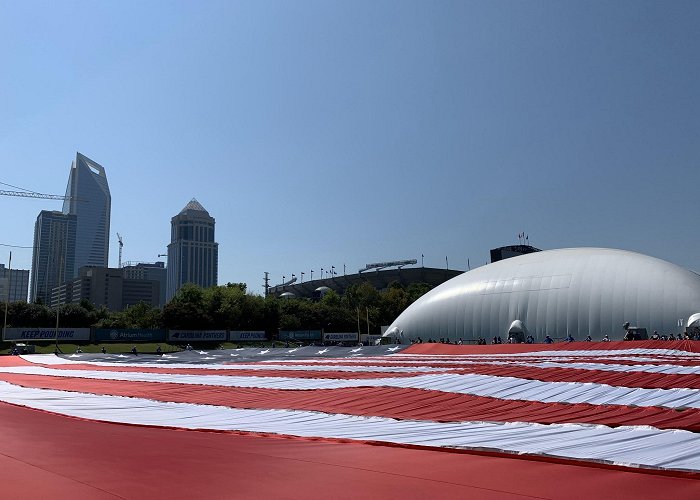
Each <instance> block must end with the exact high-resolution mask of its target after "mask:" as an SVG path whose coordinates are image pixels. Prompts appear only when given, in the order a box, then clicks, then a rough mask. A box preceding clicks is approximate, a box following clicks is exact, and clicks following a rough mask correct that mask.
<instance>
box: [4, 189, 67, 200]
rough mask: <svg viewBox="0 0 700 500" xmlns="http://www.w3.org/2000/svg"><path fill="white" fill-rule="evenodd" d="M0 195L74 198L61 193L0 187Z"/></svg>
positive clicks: (48, 198)
mask: <svg viewBox="0 0 700 500" xmlns="http://www.w3.org/2000/svg"><path fill="white" fill-rule="evenodd" d="M0 195H2V196H20V197H23V198H41V199H42V200H66V199H75V198H73V197H72V196H63V195H62V194H44V193H35V192H34V191H5V190H4V189H0Z"/></svg>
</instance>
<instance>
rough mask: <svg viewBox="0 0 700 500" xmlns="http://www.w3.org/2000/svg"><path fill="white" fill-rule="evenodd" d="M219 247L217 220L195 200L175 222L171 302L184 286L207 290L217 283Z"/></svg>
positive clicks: (170, 267) (171, 249) (170, 260)
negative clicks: (189, 284)
mask: <svg viewBox="0 0 700 500" xmlns="http://www.w3.org/2000/svg"><path fill="white" fill-rule="evenodd" d="M218 267H219V244H218V243H216V242H215V241H214V218H213V217H212V216H210V215H209V212H207V211H206V210H205V209H204V207H203V206H202V205H201V204H200V203H199V202H198V201H197V200H195V199H194V198H192V201H190V202H189V203H188V204H187V205H185V208H183V209H182V210H181V211H180V213H179V214H177V215H176V216H175V217H173V218H172V219H171V231H170V244H169V245H168V293H167V297H166V300H167V301H170V299H172V298H173V297H174V296H175V294H176V293H177V291H178V290H179V289H180V287H181V286H182V285H184V284H185V283H194V284H196V285H199V286H201V287H203V288H206V287H209V286H214V285H216V283H217V277H218V271H219V269H218Z"/></svg>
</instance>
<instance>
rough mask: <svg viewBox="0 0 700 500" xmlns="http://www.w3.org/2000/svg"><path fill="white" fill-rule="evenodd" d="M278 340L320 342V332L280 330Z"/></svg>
mask: <svg viewBox="0 0 700 500" xmlns="http://www.w3.org/2000/svg"><path fill="white" fill-rule="evenodd" d="M279 339H280V340H321V330H280V336H279Z"/></svg>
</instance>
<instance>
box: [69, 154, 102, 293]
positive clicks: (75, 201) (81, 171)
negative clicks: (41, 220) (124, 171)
mask: <svg viewBox="0 0 700 500" xmlns="http://www.w3.org/2000/svg"><path fill="white" fill-rule="evenodd" d="M111 207H112V197H111V195H110V193H109V185H108V184H107V176H106V175H105V169H104V168H103V167H102V165H100V164H99V163H97V162H94V161H92V160H91V159H90V158H88V157H87V156H85V155H82V154H80V153H77V154H76V158H75V161H74V162H73V164H72V165H71V169H70V177H69V178H68V187H67V188H66V200H65V201H64V202H63V213H64V214H70V215H75V216H76V237H75V261H74V262H73V266H72V274H71V276H68V277H67V278H68V279H70V278H74V277H76V276H77V275H78V271H79V270H80V268H81V267H83V266H100V267H107V266H108V260H109V218H110V211H111Z"/></svg>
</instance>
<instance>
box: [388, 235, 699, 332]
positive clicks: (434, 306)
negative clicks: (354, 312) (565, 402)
mask: <svg viewBox="0 0 700 500" xmlns="http://www.w3.org/2000/svg"><path fill="white" fill-rule="evenodd" d="M698 313H700V275H698V274H696V273H694V272H692V271H688V270H686V269H683V268H681V267H679V266H677V265H675V264H671V263H670V262H666V261H664V260H661V259H657V258H654V257H649V256H647V255H642V254H639V253H635V252H629V251H625V250H613V249H606V248H565V249H559V250H548V251H543V252H537V253H531V254H527V255H521V256H518V257H513V258H510V259H505V260H502V261H499V262H495V263H493V264H488V265H486V266H483V267H480V268H477V269H474V270H472V271H469V272H466V273H464V274H461V275H459V276H457V277H455V278H452V279H451V280H449V281H447V282H445V283H443V284H442V285H440V286H438V287H436V288H434V289H433V290H431V291H430V292H428V293H427V294H425V295H424V296H423V297H421V298H420V299H418V300H417V301H416V302H414V303H413V304H412V305H411V306H409V307H408V308H407V309H406V310H405V311H404V312H403V313H401V315H400V316H399V317H398V318H396V320H395V321H394V322H393V323H392V324H391V326H390V327H389V329H388V330H387V331H386V333H385V336H391V337H398V338H399V339H401V340H402V342H408V341H409V340H410V339H417V338H418V337H420V338H422V340H424V341H426V340H428V339H431V338H432V339H433V340H436V341H437V340H438V339H440V338H444V339H450V340H451V341H454V340H458V339H460V338H461V339H463V340H473V339H477V338H479V337H483V338H485V339H487V340H490V339H491V338H492V337H493V336H496V335H498V336H501V337H503V338H504V340H505V338H507V336H508V331H509V329H510V328H511V327H512V325H513V324H514V322H516V321H518V322H519V323H517V325H518V326H519V328H521V329H523V331H527V332H529V334H531V335H533V336H534V337H535V339H536V340H540V341H541V340H542V339H544V337H545V335H550V336H551V337H553V338H565V337H566V336H567V335H572V336H573V337H574V338H575V339H576V340H583V339H584V338H585V337H586V335H589V334H590V335H591V336H592V337H593V339H594V340H600V339H601V338H602V336H603V335H606V334H607V335H609V336H610V338H611V339H613V340H614V339H618V340H619V339H622V337H623V336H624V334H625V330H624V329H623V326H622V325H623V324H624V323H626V322H629V323H630V324H631V326H637V327H641V328H646V329H647V331H648V333H649V334H651V333H652V332H653V331H654V330H657V331H658V332H659V334H660V335H661V334H671V333H673V334H678V333H680V332H682V331H683V330H684V329H685V327H686V326H687V325H688V322H689V320H691V321H692V319H691V318H693V319H695V318H697V317H698V316H694V315H696V314H698Z"/></svg>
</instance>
